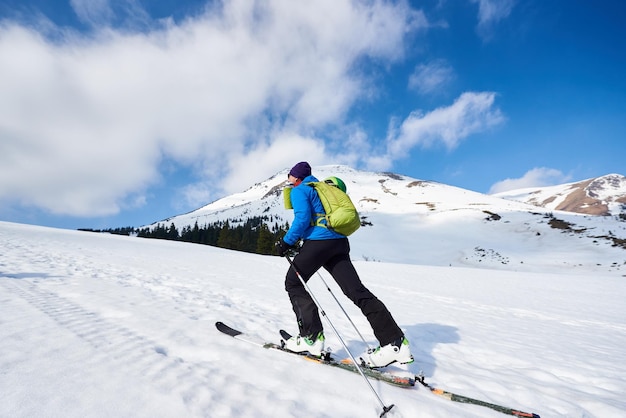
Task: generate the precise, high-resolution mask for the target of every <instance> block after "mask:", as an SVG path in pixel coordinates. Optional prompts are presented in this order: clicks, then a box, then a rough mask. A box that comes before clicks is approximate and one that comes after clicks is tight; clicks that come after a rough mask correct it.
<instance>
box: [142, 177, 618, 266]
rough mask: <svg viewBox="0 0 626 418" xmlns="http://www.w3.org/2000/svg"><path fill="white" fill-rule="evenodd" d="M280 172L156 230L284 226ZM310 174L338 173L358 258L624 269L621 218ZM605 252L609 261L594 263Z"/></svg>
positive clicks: (427, 185)
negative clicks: (352, 215) (352, 218)
mask: <svg viewBox="0 0 626 418" xmlns="http://www.w3.org/2000/svg"><path fill="white" fill-rule="evenodd" d="M287 172H288V170H284V171H282V172H280V173H278V174H276V175H275V176H273V177H271V178H269V179H267V180H265V181H263V182H261V183H258V184H255V185H254V186H252V187H251V188H249V189H248V190H246V191H245V192H242V193H237V194H234V195H231V196H228V197H225V198H223V199H220V200H218V201H216V202H213V203H211V204H209V205H207V206H205V207H203V208H200V209H198V210H196V211H193V212H190V213H187V214H184V215H179V216H175V217H172V218H169V219H166V220H164V221H161V223H162V224H164V225H165V226H169V225H170V224H171V223H174V224H175V225H176V227H177V228H178V229H179V230H180V229H182V228H183V227H185V226H192V227H193V225H194V224H195V223H196V222H197V223H198V225H199V226H203V225H206V224H211V223H213V222H217V221H225V220H227V219H228V220H230V222H231V224H234V223H236V222H237V221H245V219H247V218H249V217H253V216H264V217H266V219H267V223H268V224H269V226H270V227H272V226H273V225H274V224H275V223H278V224H279V225H282V224H284V223H285V222H291V220H292V217H293V215H292V213H291V212H290V211H288V210H285V209H284V207H283V198H282V194H281V193H282V189H283V187H284V186H285V185H286V184H287V182H286V178H287ZM313 174H314V175H316V176H317V177H318V178H319V179H320V180H321V179H323V178H326V177H328V176H331V175H336V176H339V177H341V178H342V179H343V180H344V182H345V183H346V184H347V187H348V194H349V195H350V196H351V198H352V200H353V201H354V203H355V204H356V206H357V208H358V209H359V213H360V215H361V217H362V220H363V223H364V224H366V225H365V227H363V228H361V229H360V230H359V231H357V232H356V233H355V234H354V235H353V236H352V237H351V239H350V241H351V246H352V256H353V258H355V259H362V260H375V261H386V262H401V263H412V264H428V265H438V266H474V267H477V266H479V267H490V268H497V269H503V270H514V271H541V272H545V271H559V270H560V269H562V268H567V269H571V270H572V271H573V272H576V271H578V270H581V272H582V273H583V274H587V271H588V270H584V269H581V267H585V268H590V269H591V270H593V271H597V272H613V273H617V274H620V275H621V274H625V273H624V272H625V271H626V222H624V221H620V219H619V218H615V217H597V216H585V215H581V214H574V213H570V212H561V211H555V210H553V209H552V208H538V207H536V206H534V205H531V204H528V203H523V202H517V201H513V200H508V199H503V198H501V197H497V196H490V195H485V194H481V193H476V192H472V191H469V190H464V189H460V188H457V187H452V186H448V185H444V184H440V183H435V182H429V181H422V180H418V179H414V178H410V177H406V176H401V175H397V174H393V173H373V172H364V171H358V170H354V169H352V168H349V167H346V166H321V167H314V168H313ZM155 225H156V224H155ZM153 226H154V225H153ZM565 248H567V250H565ZM605 253H606V254H610V257H609V258H610V261H609V262H607V261H603V262H602V261H599V257H600V254H605Z"/></svg>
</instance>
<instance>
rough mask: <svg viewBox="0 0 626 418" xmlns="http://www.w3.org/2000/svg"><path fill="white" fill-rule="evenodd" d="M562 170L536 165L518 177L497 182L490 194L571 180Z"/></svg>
mask: <svg viewBox="0 0 626 418" xmlns="http://www.w3.org/2000/svg"><path fill="white" fill-rule="evenodd" d="M569 179H570V178H569V176H566V175H565V174H563V173H562V172H561V171H559V170H556V169H553V168H545V167H536V168H533V169H532V170H529V171H528V172H526V174H524V175H523V176H522V177H520V178H518V179H505V180H502V181H499V182H497V183H495V184H494V185H493V186H491V189H490V190H489V193H490V194H493V193H502V192H507V191H510V190H518V189H526V188H530V187H546V186H553V185H556V184H562V183H566V182H567V181H569Z"/></svg>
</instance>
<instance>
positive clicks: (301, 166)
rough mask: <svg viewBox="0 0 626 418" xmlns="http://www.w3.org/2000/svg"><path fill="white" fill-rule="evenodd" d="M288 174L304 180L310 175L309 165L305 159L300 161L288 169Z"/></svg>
mask: <svg viewBox="0 0 626 418" xmlns="http://www.w3.org/2000/svg"><path fill="white" fill-rule="evenodd" d="M289 175H290V176H294V177H296V178H299V179H300V180H304V179H305V178H306V177H308V176H310V175H311V166H310V165H309V163H307V162H306V161H301V162H299V163H298V164H296V165H294V166H293V168H292V169H291V170H290V171H289Z"/></svg>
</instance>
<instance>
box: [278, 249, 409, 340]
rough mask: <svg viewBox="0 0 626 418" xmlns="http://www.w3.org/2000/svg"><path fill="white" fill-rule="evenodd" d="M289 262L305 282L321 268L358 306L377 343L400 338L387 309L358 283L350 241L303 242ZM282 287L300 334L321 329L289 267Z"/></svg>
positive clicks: (312, 304) (314, 310) (310, 302)
mask: <svg viewBox="0 0 626 418" xmlns="http://www.w3.org/2000/svg"><path fill="white" fill-rule="evenodd" d="M293 262H294V265H295V266H296V268H297V269H298V272H299V273H300V275H301V276H302V278H303V279H304V281H305V282H307V281H308V280H309V279H310V278H311V276H312V275H313V274H314V273H315V272H316V271H317V270H319V269H320V268H321V267H324V268H325V269H326V270H327V271H328V272H329V273H330V274H331V276H333V279H335V281H336V282H337V284H338V285H339V287H340V288H341V290H342V292H343V293H344V294H345V295H346V296H347V297H348V298H349V299H350V300H351V301H352V302H354V304H355V305H356V306H358V307H359V308H360V309H361V312H363V315H365V317H366V318H367V320H368V321H369V323H370V325H371V327H372V330H373V331H374V335H375V336H376V338H377V339H378V342H379V343H380V345H381V346H384V345H387V344H389V343H391V342H393V341H395V340H397V339H398V338H400V337H402V335H403V333H402V330H401V329H400V327H398V324H396V321H395V320H394V319H393V317H392V316H391V313H390V312H389V310H388V309H387V308H386V307H385V305H384V304H383V303H382V302H381V301H380V300H378V298H377V297H376V296H374V294H373V293H372V292H370V291H369V290H368V289H367V288H366V287H365V286H364V285H363V283H362V282H361V279H360V278H359V275H358V274H357V272H356V270H355V269H354V265H353V264H352V261H350V244H349V242H348V239H347V238H341V239H331V240H308V241H305V242H304V245H303V246H302V248H301V249H300V252H299V253H298V255H296V256H295V257H294V259H293ZM285 290H286V291H287V293H288V294H289V299H290V300H291V305H292V307H293V311H294V313H295V314H296V320H297V321H298V327H299V331H300V335H302V336H308V335H313V334H317V333H318V332H320V331H322V329H323V327H322V321H321V319H320V316H319V312H318V309H317V306H316V305H315V302H314V301H313V299H312V298H311V295H309V293H308V292H307V290H306V288H305V287H304V286H303V285H302V283H301V282H300V279H299V278H298V276H297V275H296V272H295V271H294V268H293V266H291V267H290V268H289V271H288V272H287V277H286V280H285Z"/></svg>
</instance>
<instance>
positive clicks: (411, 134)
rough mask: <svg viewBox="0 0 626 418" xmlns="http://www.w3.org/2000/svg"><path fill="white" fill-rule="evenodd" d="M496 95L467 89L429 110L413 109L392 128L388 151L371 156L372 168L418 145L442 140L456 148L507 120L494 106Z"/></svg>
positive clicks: (385, 163)
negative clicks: (465, 140)
mask: <svg viewBox="0 0 626 418" xmlns="http://www.w3.org/2000/svg"><path fill="white" fill-rule="evenodd" d="M495 97H496V95H495V93H492V92H478V93H477V92H466V93H463V94H462V95H461V96H459V97H458V98H457V99H456V100H455V102H454V103H453V104H452V105H450V106H447V107H440V108H438V109H435V110H433V111H431V112H429V113H426V114H423V113H421V112H418V111H416V112H413V113H411V114H410V115H409V117H407V118H406V119H405V120H404V121H403V122H402V124H401V125H400V126H399V127H395V126H392V127H391V128H390V130H389V134H388V137H387V152H386V154H382V155H376V156H374V157H372V158H370V160H369V164H370V166H371V168H373V169H386V168H388V166H389V165H390V164H391V163H392V162H393V161H394V160H398V159H401V158H405V157H406V156H407V155H408V153H409V152H410V151H411V150H412V149H413V148H414V147H417V146H421V147H430V146H433V145H435V144H442V145H444V146H445V147H446V148H447V149H449V150H450V149H454V148H456V147H457V145H458V144H459V142H460V141H461V140H463V139H465V138H467V137H468V136H469V135H472V134H475V133H478V132H482V131H485V130H487V129H489V128H491V127H494V126H496V125H498V124H501V123H503V122H504V116H503V115H502V113H501V112H500V110H499V109H498V108H497V107H494V101H495Z"/></svg>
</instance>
